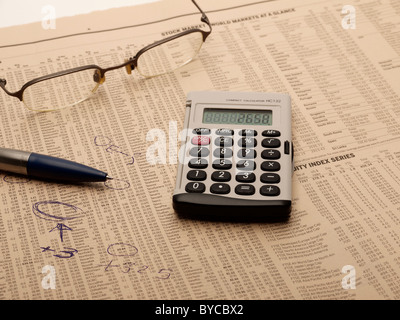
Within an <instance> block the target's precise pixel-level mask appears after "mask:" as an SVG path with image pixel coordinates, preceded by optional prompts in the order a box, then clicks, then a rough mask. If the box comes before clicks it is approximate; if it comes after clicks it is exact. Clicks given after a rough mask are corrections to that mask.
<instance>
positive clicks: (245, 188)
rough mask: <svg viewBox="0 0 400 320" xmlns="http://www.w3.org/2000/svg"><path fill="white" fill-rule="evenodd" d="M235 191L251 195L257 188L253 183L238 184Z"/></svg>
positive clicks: (243, 194)
mask: <svg viewBox="0 0 400 320" xmlns="http://www.w3.org/2000/svg"><path fill="white" fill-rule="evenodd" d="M235 192H236V194H239V195H242V196H251V195H252V194H254V193H255V192H256V189H255V188H254V186H252V185H251V184H238V185H237V186H236V188H235Z"/></svg>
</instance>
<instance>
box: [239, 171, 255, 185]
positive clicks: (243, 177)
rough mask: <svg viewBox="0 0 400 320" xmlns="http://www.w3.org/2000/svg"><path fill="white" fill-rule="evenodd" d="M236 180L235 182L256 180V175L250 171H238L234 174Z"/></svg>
mask: <svg viewBox="0 0 400 320" xmlns="http://www.w3.org/2000/svg"><path fill="white" fill-rule="evenodd" d="M236 181H237V182H247V183H250V182H254V181H256V175H255V174H254V173H252V172H239V173H238V174H237V175H236Z"/></svg>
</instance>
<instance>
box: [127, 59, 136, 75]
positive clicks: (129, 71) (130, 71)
mask: <svg viewBox="0 0 400 320" xmlns="http://www.w3.org/2000/svg"><path fill="white" fill-rule="evenodd" d="M131 60H132V59H125V63H126V62H129V61H131ZM134 69H135V65H134V64H133V63H128V64H127V65H125V70H126V73H127V74H132V70H134Z"/></svg>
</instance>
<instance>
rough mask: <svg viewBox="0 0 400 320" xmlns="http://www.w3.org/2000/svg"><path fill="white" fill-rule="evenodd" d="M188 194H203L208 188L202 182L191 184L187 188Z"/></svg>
mask: <svg viewBox="0 0 400 320" xmlns="http://www.w3.org/2000/svg"><path fill="white" fill-rule="evenodd" d="M185 190H186V192H190V193H194V192H195V193H203V192H204V191H206V186H205V185H204V183H201V182H189V183H188V184H187V185H186V188H185Z"/></svg>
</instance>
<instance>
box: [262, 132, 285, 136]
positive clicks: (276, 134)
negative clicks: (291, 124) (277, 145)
mask: <svg viewBox="0 0 400 320" xmlns="http://www.w3.org/2000/svg"><path fill="white" fill-rule="evenodd" d="M262 135H263V137H279V136H280V135H281V133H280V132H279V131H278V130H265V131H263V133H262Z"/></svg>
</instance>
